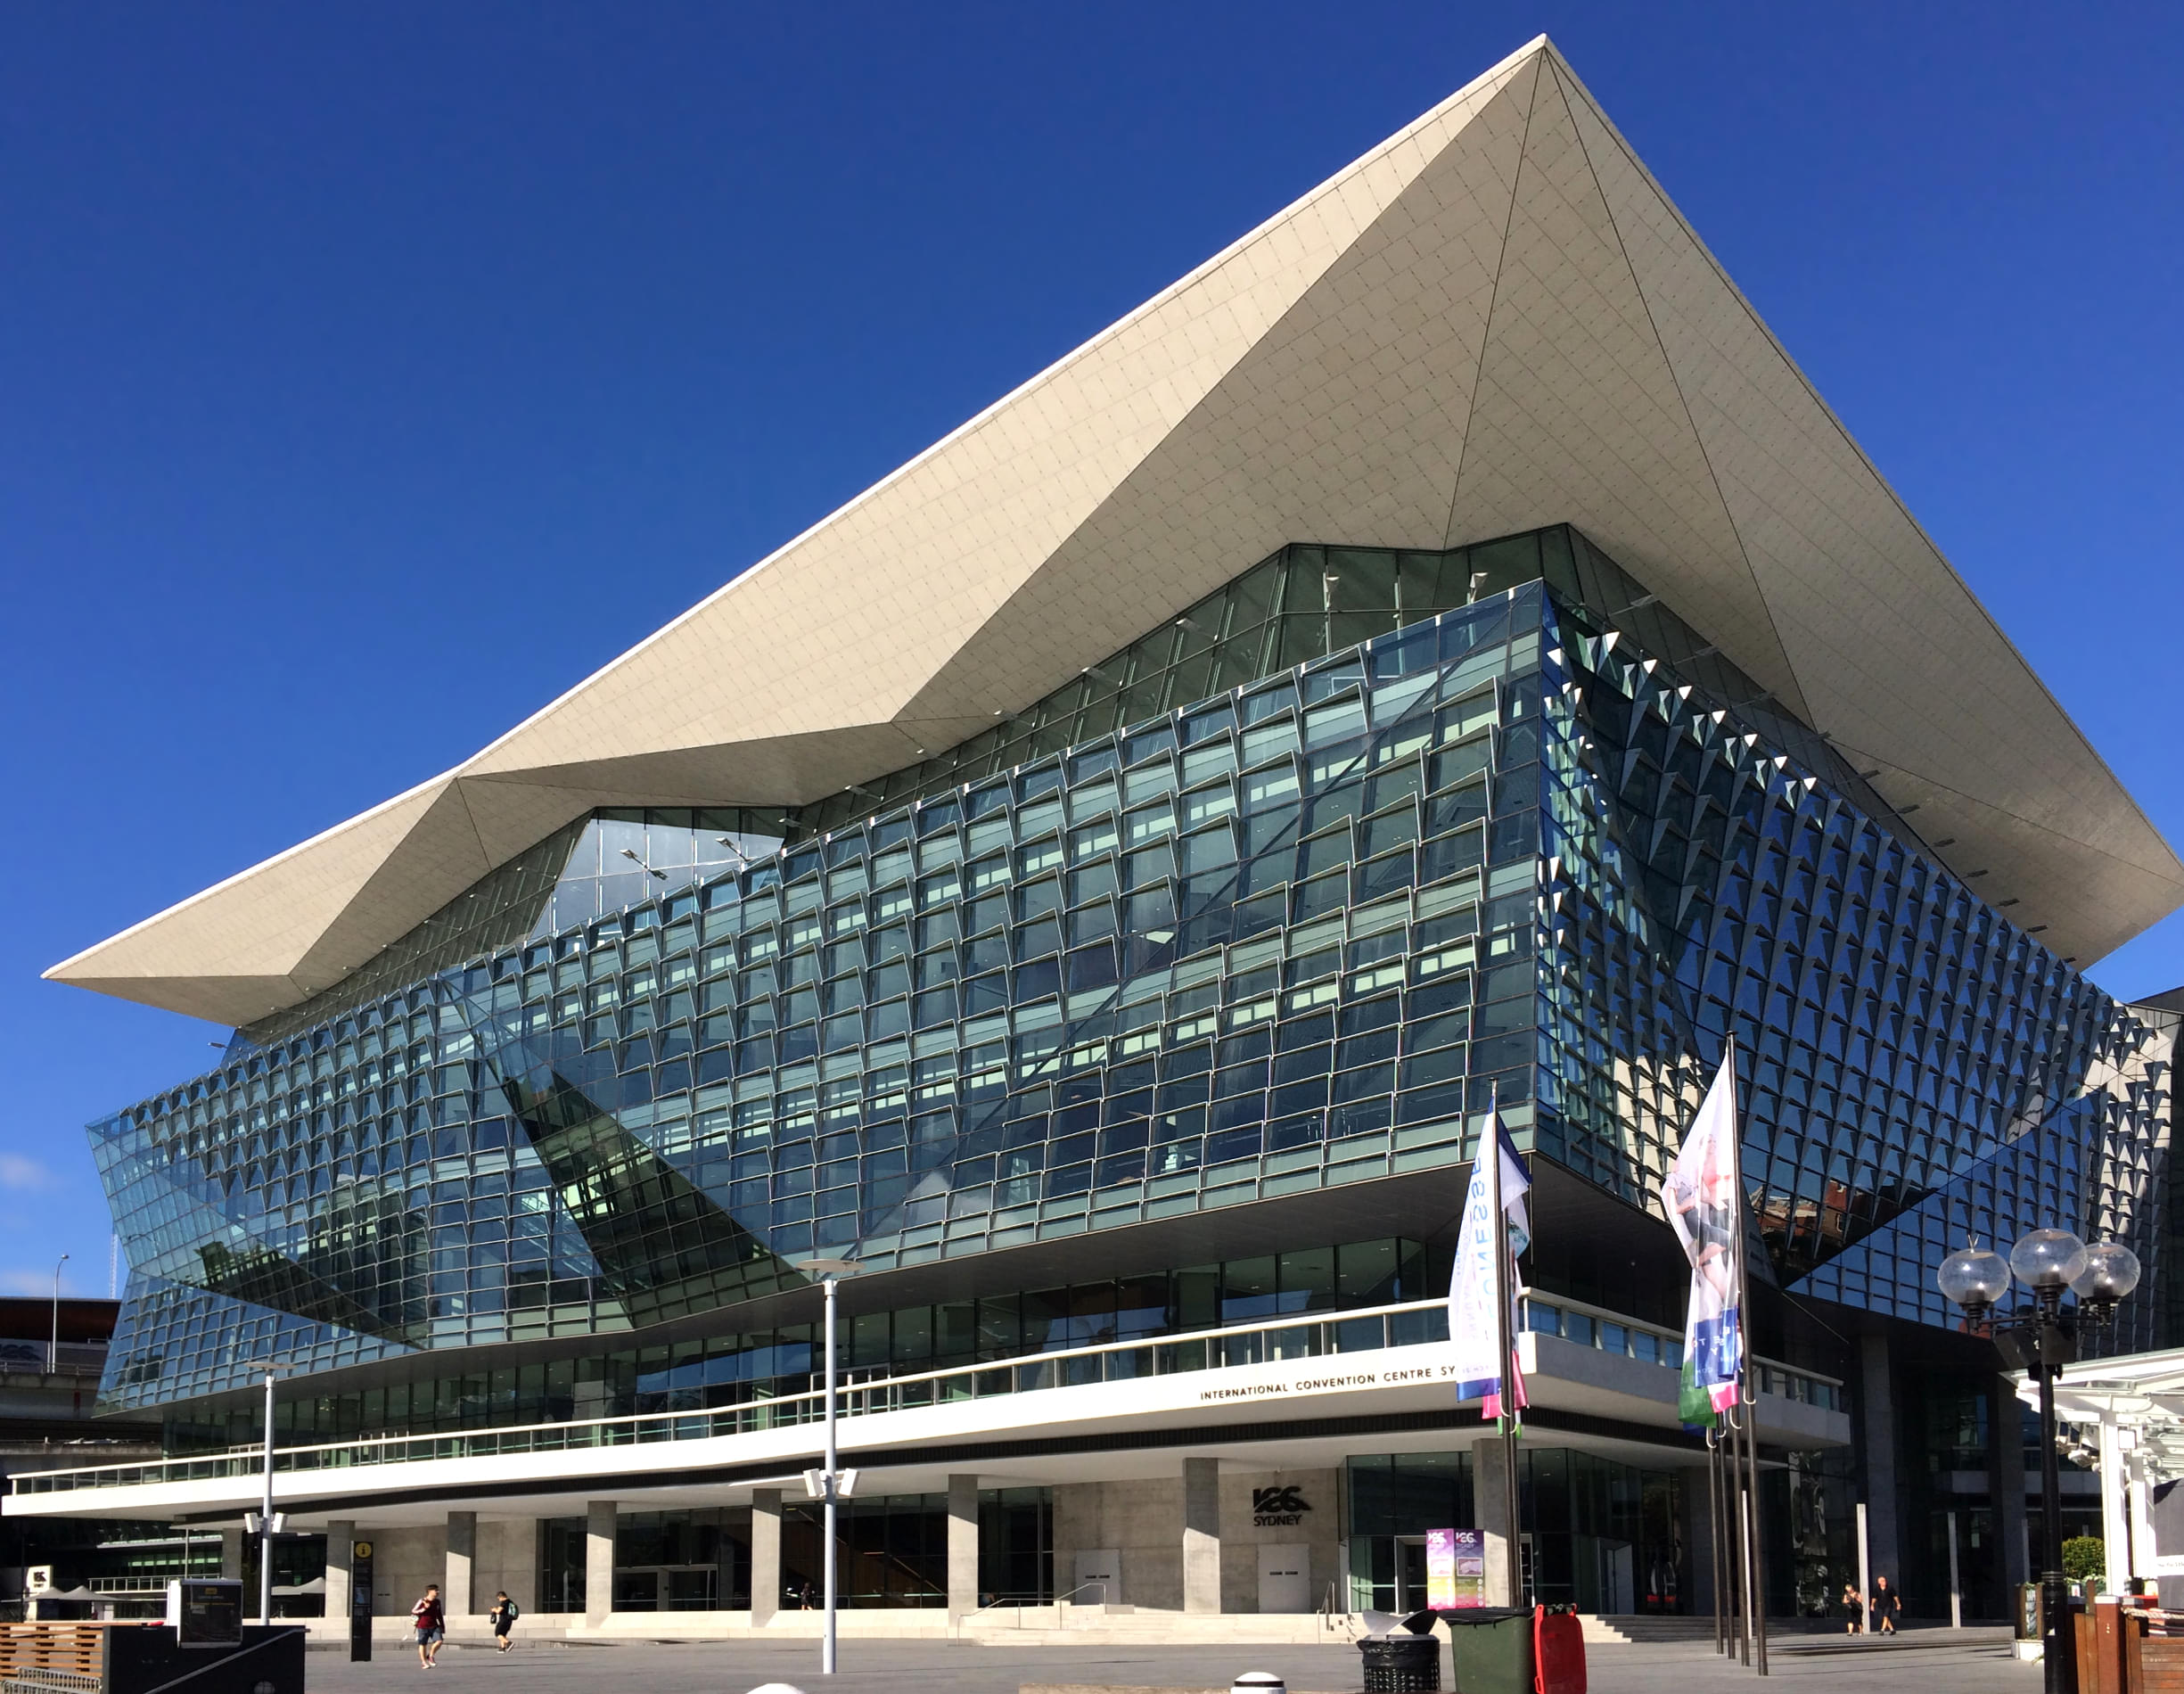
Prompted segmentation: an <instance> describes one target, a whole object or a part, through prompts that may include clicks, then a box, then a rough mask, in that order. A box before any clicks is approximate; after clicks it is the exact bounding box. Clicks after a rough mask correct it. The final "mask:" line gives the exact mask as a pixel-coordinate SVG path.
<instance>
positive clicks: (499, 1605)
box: [486, 1588, 523, 1653]
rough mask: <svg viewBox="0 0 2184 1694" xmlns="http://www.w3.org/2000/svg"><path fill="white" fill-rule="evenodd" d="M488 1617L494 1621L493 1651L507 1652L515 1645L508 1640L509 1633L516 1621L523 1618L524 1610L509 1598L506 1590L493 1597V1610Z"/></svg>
mask: <svg viewBox="0 0 2184 1694" xmlns="http://www.w3.org/2000/svg"><path fill="white" fill-rule="evenodd" d="M486 1616H488V1617H489V1618H490V1619H492V1621H493V1650H494V1651H495V1652H497V1653H505V1652H506V1651H507V1650H508V1649H510V1648H511V1647H513V1645H514V1643H513V1641H510V1640H509V1639H508V1632H509V1631H510V1630H512V1629H513V1628H514V1627H515V1620H516V1619H517V1618H519V1617H521V1616H523V1608H521V1607H520V1606H518V1605H517V1604H516V1603H515V1602H514V1601H513V1600H512V1599H509V1598H508V1591H507V1590H506V1589H505V1588H504V1589H502V1590H501V1591H500V1592H499V1593H497V1594H496V1595H494V1596H493V1609H492V1610H491V1611H489V1612H488V1613H487V1614H486Z"/></svg>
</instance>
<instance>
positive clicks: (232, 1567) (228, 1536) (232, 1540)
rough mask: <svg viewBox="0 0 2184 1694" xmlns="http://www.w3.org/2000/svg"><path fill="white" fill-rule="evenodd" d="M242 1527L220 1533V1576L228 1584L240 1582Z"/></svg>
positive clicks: (236, 1526) (238, 1526)
mask: <svg viewBox="0 0 2184 1694" xmlns="http://www.w3.org/2000/svg"><path fill="white" fill-rule="evenodd" d="M242 1542H243V1534H242V1525H240V1524H238V1525H235V1526H234V1528H233V1529H223V1530H222V1531H221V1532H220V1575H223V1576H225V1577H226V1578H227V1579H228V1581H230V1582H234V1583H239V1582H241V1581H242V1554H243V1547H242ZM246 1599H247V1597H246ZM253 1616H255V1614H253Z"/></svg>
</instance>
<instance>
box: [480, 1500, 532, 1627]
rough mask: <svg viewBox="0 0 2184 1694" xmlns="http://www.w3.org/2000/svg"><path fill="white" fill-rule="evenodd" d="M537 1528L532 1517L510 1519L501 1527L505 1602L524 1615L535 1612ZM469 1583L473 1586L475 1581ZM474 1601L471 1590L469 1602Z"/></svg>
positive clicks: (501, 1577)
mask: <svg viewBox="0 0 2184 1694" xmlns="http://www.w3.org/2000/svg"><path fill="white" fill-rule="evenodd" d="M538 1527H539V1525H538V1519H537V1518H536V1517H513V1518H510V1519H509V1520H508V1521H507V1522H506V1523H504V1524H503V1525H501V1534H502V1538H503V1539H502V1541H501V1567H500V1569H501V1575H500V1580H501V1582H502V1583H506V1584H507V1588H508V1598H509V1599H512V1600H513V1601H514V1602H515V1603H516V1604H517V1605H519V1606H521V1608H523V1609H524V1610H525V1611H526V1612H535V1611H537V1610H538V1554H539V1546H538V1539H539V1537H538ZM471 1580H472V1583H475V1582H476V1581H477V1578H476V1577H475V1576H474V1575H473V1576H472V1579H471ZM497 1585H498V1584H496V1586H497ZM477 1597H478V1596H477V1593H476V1590H475V1589H474V1588H473V1589H472V1599H473V1600H474V1599H476V1598H477Z"/></svg>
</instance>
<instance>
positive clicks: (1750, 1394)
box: [1721, 1034, 1767, 1676]
mask: <svg viewBox="0 0 2184 1694" xmlns="http://www.w3.org/2000/svg"><path fill="white" fill-rule="evenodd" d="M1721 1062H1722V1063H1723V1064H1724V1065H1727V1066H1728V1072H1729V1124H1730V1131H1731V1133H1730V1138H1729V1169H1730V1170H1731V1171H1732V1172H1735V1173H1736V1179H1737V1183H1736V1196H1737V1404H1738V1406H1739V1408H1740V1409H1741V1410H1743V1412H1744V1423H1745V1478H1744V1481H1745V1512H1746V1514H1747V1525H1746V1529H1745V1596H1746V1599H1745V1607H1746V1618H1747V1622H1746V1627H1747V1628H1748V1629H1749V1631H1750V1632H1751V1641H1752V1650H1753V1670H1755V1671H1757V1672H1758V1673H1760V1674H1761V1676H1764V1675H1766V1674H1767V1589H1766V1582H1767V1575H1766V1562H1765V1557H1764V1551H1763V1550H1762V1549H1761V1546H1760V1396H1759V1377H1758V1374H1757V1372H1756V1371H1755V1370H1754V1369H1753V1357H1752V1353H1753V1348H1752V1283H1751V1275H1750V1270H1751V1245H1750V1238H1749V1236H1748V1234H1747V1232H1746V1231H1747V1218H1746V1213H1749V1212H1750V1211H1751V1209H1752V1196H1751V1194H1750V1192H1749V1190H1747V1189H1746V1188H1745V1121H1744V1114H1743V1113H1742V1112H1740V1111H1739V1110H1737V1038H1736V1036H1735V1035H1734V1034H1731V1035H1730V1036H1729V1037H1728V1040H1725V1041H1724V1042H1723V1043H1722V1049H1721Z"/></svg>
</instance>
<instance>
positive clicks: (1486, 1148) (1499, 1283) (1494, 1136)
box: [1479, 1083, 1524, 1608]
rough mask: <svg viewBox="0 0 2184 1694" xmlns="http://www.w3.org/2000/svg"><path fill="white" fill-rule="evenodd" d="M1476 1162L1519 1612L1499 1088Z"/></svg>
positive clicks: (1511, 1592) (1511, 1591)
mask: <svg viewBox="0 0 2184 1694" xmlns="http://www.w3.org/2000/svg"><path fill="white" fill-rule="evenodd" d="M1479 1156H1480V1157H1482V1158H1483V1159H1485V1160H1486V1161H1487V1178H1486V1180H1487V1190H1486V1194H1487V1216H1488V1217H1489V1218H1490V1219H1491V1220H1492V1224H1491V1227H1492V1229H1493V1231H1494V1321H1495V1328H1496V1334H1497V1336H1498V1340H1499V1345H1498V1362H1499V1366H1500V1369H1499V1377H1500V1396H1501V1417H1500V1419H1499V1423H1500V1429H1499V1434H1500V1435H1501V1476H1502V1484H1503V1489H1504V1499H1503V1502H1502V1509H1503V1512H1504V1513H1505V1514H1506V1520H1507V1524H1508V1525H1509V1542H1508V1547H1509V1555H1508V1560H1507V1564H1508V1579H1507V1603H1508V1604H1509V1605H1510V1606H1511V1607H1512V1608H1521V1607H1522V1606H1523V1604H1524V1569H1523V1562H1524V1556H1523V1547H1524V1526H1523V1521H1522V1519H1521V1518H1520V1517H1519V1515H1518V1514H1519V1511H1520V1509H1521V1505H1522V1501H1521V1499H1520V1494H1519V1491H1518V1488H1517V1484H1516V1415H1515V1414H1516V1405H1515V1389H1516V1372H1515V1369H1514V1368H1513V1363H1512V1353H1511V1349H1512V1348H1513V1346H1514V1345H1515V1336H1512V1335H1511V1334H1510V1318H1511V1316H1512V1311H1511V1308H1512V1307H1513V1306H1514V1304H1515V1298H1514V1290H1515V1286H1516V1277H1515V1267H1513V1266H1512V1265H1511V1264H1510V1262H1509V1257H1510V1254H1509V1220H1508V1218H1507V1216H1506V1215H1505V1214H1504V1213H1503V1210H1502V1197H1501V1088H1500V1085H1499V1084H1498V1083H1496V1084H1493V1085H1492V1086H1491V1087H1490V1089H1489V1090H1488V1092H1487V1106H1486V1128H1485V1129H1484V1130H1483V1131H1482V1132H1481V1134H1480V1136H1479Z"/></svg>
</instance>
